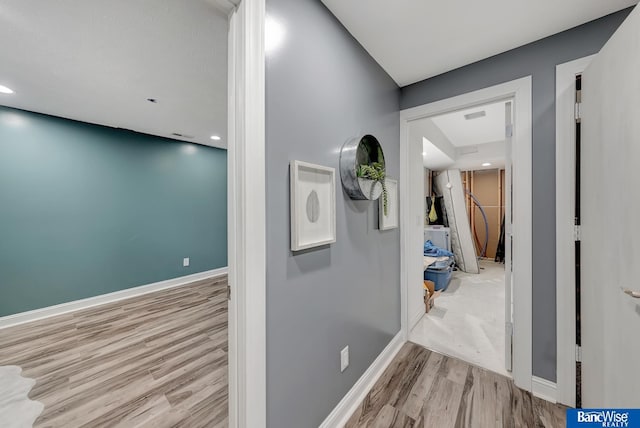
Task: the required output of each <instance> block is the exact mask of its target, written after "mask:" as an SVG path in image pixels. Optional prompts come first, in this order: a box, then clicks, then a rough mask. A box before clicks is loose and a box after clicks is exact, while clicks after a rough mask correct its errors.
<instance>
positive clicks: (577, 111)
mask: <svg viewBox="0 0 640 428" xmlns="http://www.w3.org/2000/svg"><path fill="white" fill-rule="evenodd" d="M581 106H582V103H576V106H575V116H576V120H580V119H582V109H581Z"/></svg>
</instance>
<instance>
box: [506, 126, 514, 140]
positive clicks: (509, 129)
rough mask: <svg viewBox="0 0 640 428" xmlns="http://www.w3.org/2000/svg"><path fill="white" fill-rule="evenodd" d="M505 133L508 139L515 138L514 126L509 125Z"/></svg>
mask: <svg viewBox="0 0 640 428" xmlns="http://www.w3.org/2000/svg"><path fill="white" fill-rule="evenodd" d="M505 132H506V134H507V138H511V137H513V125H507V128H506V130H505Z"/></svg>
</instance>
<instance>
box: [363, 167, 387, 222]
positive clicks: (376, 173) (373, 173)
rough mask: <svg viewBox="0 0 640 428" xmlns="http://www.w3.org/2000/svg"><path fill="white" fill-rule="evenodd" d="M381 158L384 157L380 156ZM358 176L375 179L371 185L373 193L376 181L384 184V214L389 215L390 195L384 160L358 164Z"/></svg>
mask: <svg viewBox="0 0 640 428" xmlns="http://www.w3.org/2000/svg"><path fill="white" fill-rule="evenodd" d="M379 159H382V157H380V158H379ZM356 176H357V177H358V178H365V179H369V180H372V181H374V185H373V186H371V193H373V189H374V187H375V182H379V183H380V184H381V185H382V204H383V206H384V215H385V216H386V215H387V211H388V204H389V201H388V195H387V185H386V183H385V176H386V172H385V168H384V163H383V162H372V163H371V164H370V165H365V164H362V165H358V169H356Z"/></svg>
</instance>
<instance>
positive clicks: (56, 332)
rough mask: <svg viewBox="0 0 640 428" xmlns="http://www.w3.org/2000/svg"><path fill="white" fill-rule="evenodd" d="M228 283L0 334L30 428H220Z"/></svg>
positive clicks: (3, 361) (1, 360)
mask: <svg viewBox="0 0 640 428" xmlns="http://www.w3.org/2000/svg"><path fill="white" fill-rule="evenodd" d="M226 286H227V278H226V277H218V278H214V279H210V280H204V281H199V282H195V283H193V284H189V285H186V286H182V287H177V288H173V289H169V290H164V291H159V292H156V293H152V294H147V295H144V296H140V297H136V298H132V299H128V300H123V301H121V302H117V303H113V304H108V305H103V306H99V307H96V308H91V309H87V310H84V311H79V312H74V313H71V314H68V315H61V316H58V317H55V318H49V319H46V320H43V321H38V322H34V323H29V324H23V325H20V326H16V327H11V328H8V329H4V330H0V344H1V345H0V366H6V365H16V366H20V367H21V368H22V369H23V372H22V375H23V376H26V377H29V378H34V379H36V381H37V383H36V385H35V386H34V388H33V389H32V391H31V393H30V394H29V397H30V398H31V399H32V400H37V401H40V402H42V403H43V404H44V406H45V407H44V411H43V412H42V414H41V415H40V417H39V418H38V419H37V420H36V423H35V425H34V426H35V427H64V428H76V427H116V426H117V427H127V428H129V427H138V426H142V427H154V428H158V427H174V426H176V427H178V426H179V427H189V428H191V427H226V426H227V424H228V410H227V407H228V375H227V352H228V346H227V299H226Z"/></svg>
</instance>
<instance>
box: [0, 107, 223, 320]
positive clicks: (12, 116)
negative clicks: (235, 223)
mask: <svg viewBox="0 0 640 428" xmlns="http://www.w3.org/2000/svg"><path fill="white" fill-rule="evenodd" d="M226 195H227V153H226V151H225V150H220V149H214V148H210V147H204V146H196V145H193V144H190V143H183V142H178V141H174V140H169V139H165V138H160V137H154V136H150V135H144V134H138V133H135V132H130V131H124V130H120V129H114V128H106V127H102V126H97V125H90V124H86V123H81V122H74V121H71V120H66V119H60V118H55V117H51V116H46V115H41V114H36V113H28V112H25V111H21V110H14V109H9V108H6V107H0V316H5V315H10V314H14V313H18V312H23V311H27V310H30V309H37V308H42V307H46V306H51V305H55V304H58V303H63V302H69V301H72V300H77V299H82V298H86V297H91V296H96V295H99V294H104V293H109V292H112V291H118V290H122V289H126V288H130V287H134V286H137V285H143V284H148V283H152V282H156V281H161V280H165V279H170V278H175V277H179V276H183V275H188V274H192V273H196V272H201V271H205V270H209V269H214V268H219V267H223V266H226V265H227V208H226V206H227V204H226V201H227V196H226ZM183 257H190V258H191V265H190V266H189V267H182V258H183Z"/></svg>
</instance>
